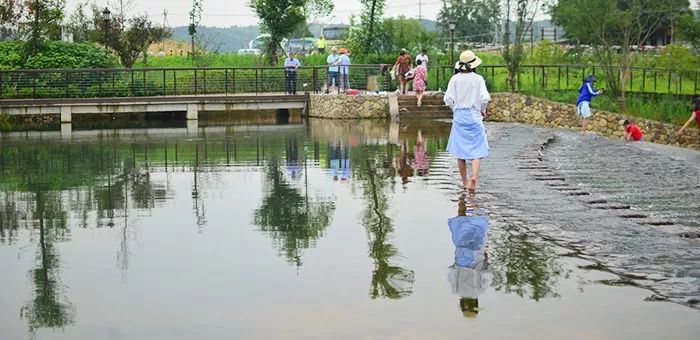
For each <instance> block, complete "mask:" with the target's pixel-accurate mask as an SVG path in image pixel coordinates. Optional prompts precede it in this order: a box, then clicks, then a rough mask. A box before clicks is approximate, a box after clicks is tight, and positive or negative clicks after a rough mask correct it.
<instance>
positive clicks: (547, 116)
mask: <svg viewBox="0 0 700 340" xmlns="http://www.w3.org/2000/svg"><path fill="white" fill-rule="evenodd" d="M593 106H594V107H595V100H594V102H593ZM688 115H689V116H690V113H688ZM624 119H630V120H632V121H634V122H635V123H636V124H637V125H638V126H639V128H640V129H641V130H642V132H643V133H644V140H646V141H651V142H655V143H660V144H672V145H679V146H685V147H691V148H695V149H700V135H699V133H700V130H698V129H696V128H690V129H686V130H685V131H684V132H683V135H681V136H676V131H678V129H679V128H680V127H679V126H676V125H673V124H666V123H661V122H657V121H653V120H648V119H642V118H636V117H629V116H625V115H622V114H619V113H614V112H607V111H600V110H595V109H593V116H592V117H591V118H590V121H589V125H588V126H589V130H591V131H595V132H596V133H598V134H600V135H604V136H608V137H613V138H615V137H616V138H621V137H622V136H623V135H624V131H623V130H624V129H623V126H622V122H621V121H622V120H624ZM488 120H491V121H499V122H518V123H527V124H536V125H544V126H551V127H560V128H566V129H580V126H581V124H580V122H579V120H578V118H577V116H576V106H575V105H573V104H565V103H558V102H553V101H549V100H546V99H542V98H537V97H532V96H526V95H523V94H514V93H494V94H492V100H491V102H490V103H489V117H488Z"/></svg>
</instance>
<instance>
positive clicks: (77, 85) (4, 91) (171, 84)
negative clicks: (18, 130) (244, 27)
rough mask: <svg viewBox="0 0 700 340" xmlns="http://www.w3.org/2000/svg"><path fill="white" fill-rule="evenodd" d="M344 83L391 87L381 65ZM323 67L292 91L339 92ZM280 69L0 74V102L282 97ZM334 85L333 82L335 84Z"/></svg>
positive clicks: (303, 74) (307, 70)
mask: <svg viewBox="0 0 700 340" xmlns="http://www.w3.org/2000/svg"><path fill="white" fill-rule="evenodd" d="M348 73H349V76H348V78H349V79H348V82H349V84H350V87H351V88H353V89H361V90H372V91H388V90H392V89H395V87H396V85H395V84H393V83H392V81H391V77H390V74H389V72H388V71H387V68H386V67H382V66H381V65H353V66H350V68H349V72H348ZM329 79H330V78H329V72H328V67H326V66H324V67H304V68H299V69H298V70H297V77H296V91H297V92H315V93H318V92H322V91H327V90H334V91H338V90H339V87H337V86H331V87H328V86H327V83H328V80H329ZM285 80H286V79H285V70H284V69H283V68H273V67H258V68H240V67H236V68H143V69H52V70H10V71H0V98H2V99H39V98H106V97H144V96H178V95H203V94H228V95H235V94H271V93H284V92H286V88H285ZM334 85H335V84H334Z"/></svg>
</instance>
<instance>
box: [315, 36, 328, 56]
mask: <svg viewBox="0 0 700 340" xmlns="http://www.w3.org/2000/svg"><path fill="white" fill-rule="evenodd" d="M316 46H318V47H317V48H318V53H326V38H324V37H323V35H321V37H320V38H318V41H316Z"/></svg>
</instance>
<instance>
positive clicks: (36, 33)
mask: <svg viewBox="0 0 700 340" xmlns="http://www.w3.org/2000/svg"><path fill="white" fill-rule="evenodd" d="M65 4H66V1H65V0H31V1H30V2H27V10H26V14H27V15H28V16H29V18H28V21H31V25H30V27H31V29H30V35H29V44H28V45H27V46H28V47H29V51H28V55H29V56H33V55H35V54H36V53H37V51H38V50H39V44H40V43H41V41H42V40H43V39H49V40H58V39H61V22H62V21H63V9H64V7H65Z"/></svg>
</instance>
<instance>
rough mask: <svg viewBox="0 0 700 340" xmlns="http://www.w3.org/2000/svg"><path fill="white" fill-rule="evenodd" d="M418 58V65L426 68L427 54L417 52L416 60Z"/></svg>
mask: <svg viewBox="0 0 700 340" xmlns="http://www.w3.org/2000/svg"><path fill="white" fill-rule="evenodd" d="M418 60H420V61H421V64H420V66H421V67H422V68H424V69H426V70H427V69H428V55H427V54H426V55H423V54H419V55H417V56H416V61H418Z"/></svg>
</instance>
